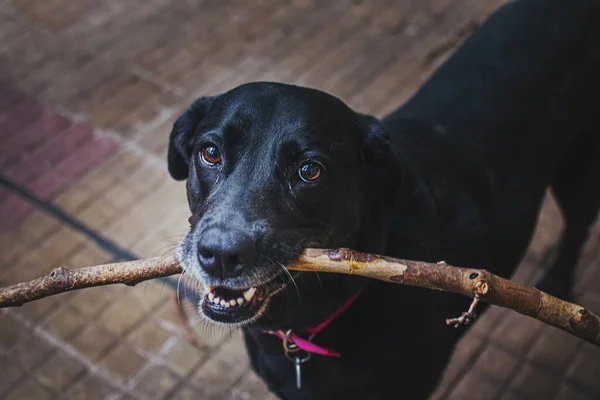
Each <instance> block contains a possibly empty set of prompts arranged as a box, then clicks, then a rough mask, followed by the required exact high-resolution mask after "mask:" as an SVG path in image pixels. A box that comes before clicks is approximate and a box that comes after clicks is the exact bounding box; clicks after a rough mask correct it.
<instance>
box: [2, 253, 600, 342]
mask: <svg viewBox="0 0 600 400" xmlns="http://www.w3.org/2000/svg"><path fill="white" fill-rule="evenodd" d="M288 269H290V270H296V271H318V272H332V273H341V274H355V275H360V276H364V277H367V278H372V279H378V280H382V281H387V282H392V283H399V284H404V285H410V286H418V287H423V288H427V289H433V290H442V291H446V292H452V293H458V294H462V295H465V296H468V297H471V298H473V299H474V301H473V304H472V305H471V307H470V309H469V311H467V312H465V313H463V315H462V316H461V317H458V318H454V319H450V320H447V321H446V322H447V323H448V324H449V325H453V326H458V325H464V324H466V323H468V322H469V321H470V320H472V319H473V318H474V311H475V307H476V305H477V302H479V300H481V301H485V302H487V303H489V304H493V305H497V306H500V307H506V308H510V309H511V310H514V311H516V312H519V313H521V314H524V315H527V316H530V317H533V318H536V319H538V320H540V321H542V322H544V323H546V324H549V325H552V326H555V327H557V328H560V329H562V330H564V331H567V332H569V333H572V334H573V335H575V336H578V337H580V338H582V339H584V340H586V341H588V342H590V343H593V344H595V345H597V346H600V317H598V315H596V314H594V313H592V312H591V311H589V310H587V309H585V308H583V307H581V306H579V305H577V304H573V303H569V302H566V301H563V300H560V299H558V298H556V297H553V296H550V295H549V294H546V293H544V292H541V291H540V290H538V289H535V288H529V287H526V286H523V285H520V284H517V283H514V282H512V281H509V280H507V279H504V278H501V277H499V276H497V275H493V274H491V273H490V272H488V271H485V270H480V269H468V268H458V267H453V266H451V265H448V264H446V263H444V262H440V263H437V264H433V263H425V262H419V261H408V260H401V259H395V258H391V257H384V256H377V255H373V254H365V253H360V252H356V251H353V250H349V249H338V250H323V249H306V250H305V251H304V253H303V254H302V256H300V257H299V258H298V260H297V261H295V262H294V263H292V264H290V265H289V266H288ZM181 272H182V269H181V267H180V266H179V264H178V263H177V261H176V260H175V258H174V257H157V258H149V259H145V260H137V261H129V262H123V263H114V264H106V265H98V266H94V267H85V268H80V269H74V270H68V269H65V268H57V269H55V270H53V271H52V272H51V273H50V274H49V275H47V276H45V277H41V278H38V279H35V280H33V281H29V282H24V283H19V284H17V285H14V286H10V287H7V288H0V308H2V307H15V306H20V305H22V304H24V303H27V302H29V301H33V300H37V299H41V298H43V297H47V296H51V295H54V294H58V293H63V292H66V291H70V290H76V289H82V288H85V287H91V286H101V285H108V284H113V283H124V284H126V285H135V284H136V283H138V282H141V281H144V280H147V279H153V278H159V277H164V276H168V275H173V274H177V273H181Z"/></svg>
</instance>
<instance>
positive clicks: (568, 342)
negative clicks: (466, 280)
mask: <svg viewBox="0 0 600 400" xmlns="http://www.w3.org/2000/svg"><path fill="white" fill-rule="evenodd" d="M502 3H503V1H497V0H495V1H492V0H460V1H459V0H396V1H389V0H372V1H362V0H338V1H327V2H326V1H317V0H256V1H252V2H250V1H219V0H180V1H176V2H175V1H167V0H143V1H142V0H127V1H122V0H100V1H99V0H77V1H71V0H46V1H36V0H0V171H1V175H0V285H9V284H13V283H17V282H19V281H23V280H26V279H31V278H34V277H37V276H39V275H42V274H45V273H48V272H49V271H50V270H51V269H52V268H54V267H57V266H70V267H78V266H86V265H92V264H97V263H104V262H109V261H113V260H125V259H131V258H138V257H147V256H154V255H163V254H165V253H167V252H169V251H170V250H172V249H173V248H174V247H175V246H176V244H177V242H178V240H179V238H181V236H182V234H183V232H184V231H185V229H186V227H187V217H188V212H187V204H186V199H185V187H184V184H183V183H176V182H173V181H171V180H170V179H169V177H168V174H167V170H166V162H165V154H166V147H167V138H168V133H169V131H170V126H171V124H172V123H173V120H174V119H175V118H176V116H177V115H178V113H180V112H182V111H183V110H184V109H185V108H186V107H187V105H188V104H189V103H190V102H191V101H192V100H193V99H195V98H196V97H198V96H200V95H210V94H216V93H220V92H223V91H226V90H228V89H230V88H232V87H234V86H236V85H239V84H242V83H244V82H248V81H256V80H273V81H282V82H288V83H294V84H299V85H307V86H312V87H316V88H319V89H322V90H325V91H328V92H331V93H333V94H334V95H337V96H339V97H340V98H342V99H343V100H344V101H346V102H347V103H348V104H349V105H351V106H352V107H354V108H355V109H356V110H358V111H361V112H366V113H372V114H375V115H383V114H385V113H386V112H388V111H390V110H392V109H394V108H395V107H397V106H399V105H400V104H402V102H403V101H405V100H406V99H407V98H408V97H409V96H410V95H411V94H412V93H413V92H414V91H415V90H416V89H417V88H418V87H419V85H420V84H421V83H422V82H423V81H424V80H425V79H427V77H428V76H429V75H430V74H431V72H432V71H433V70H434V69H435V68H436V66H438V65H439V64H440V63H441V62H443V60H444V59H445V58H446V57H447V56H448V55H449V54H451V53H452V50H453V48H455V46H456V45H458V44H459V43H460V41H461V40H462V39H463V38H464V37H466V36H467V35H469V34H470V33H471V32H472V31H473V30H474V29H476V27H477V24H478V23H479V22H480V21H482V19H483V18H484V17H485V16H486V15H487V14H489V13H490V12H492V11H493V10H494V9H496V8H497V7H498V6H500V5H501V4H502ZM561 227H562V220H561V217H560V215H559V212H558V211H557V209H556V207H555V206H554V203H553V201H552V199H551V198H550V197H548V199H547V202H546V205H545V207H544V210H543V212H542V213H541V216H540V222H539V225H538V229H537V232H536V236H535V239H534V241H533V242H532V245H531V248H530V251H529V253H528V255H527V257H526V258H525V260H524V262H523V265H522V266H521V268H520V269H519V271H518V272H517V274H516V276H515V277H514V278H515V279H516V280H518V281H520V282H525V283H533V282H535V281H536V280H537V278H538V277H539V276H540V275H541V274H542V268H543V266H544V265H547V263H548V260H550V259H551V258H552V254H553V253H552V246H553V244H554V243H555V242H556V240H557V238H558V235H559V234H560V229H561ZM599 236H600V225H599V224H596V228H595V230H594V232H593V236H592V239H591V240H590V241H589V244H588V246H587V247H586V251H585V254H584V255H583V258H582V260H581V263H580V266H579V269H578V278H577V283H576V284H577V287H576V294H577V301H578V302H579V303H581V304H583V305H584V306H587V307H589V308H591V309H592V310H594V311H596V312H598V311H600V265H599V263H598V261H599V260H600V247H599V244H598V243H599V242H600V241H599V240H598V238H599ZM176 284H177V279H176V278H173V279H169V280H163V281H155V282H151V283H145V284H141V285H138V286H136V287H135V288H130V287H118V286H114V287H105V288H95V289H87V290H84V291H81V292H76V293H75V292H74V293H68V294H63V295H59V296H55V297H52V298H48V299H45V300H41V301H37V302H34V303H30V304H28V305H25V306H23V307H21V308H17V309H3V310H1V311H0V398H2V399H230V398H232V399H261V400H263V399H273V397H271V396H270V395H269V394H268V391H267V390H266V388H265V387H264V385H263V384H262V383H261V381H260V380H258V378H256V376H255V375H254V374H253V373H252V372H251V371H250V370H249V367H248V361H247V359H246V355H245V354H244V351H243V346H242V343H241V340H240V335H239V333H236V332H229V331H220V330H217V329H213V328H210V327H208V326H206V325H205V324H203V323H201V322H199V321H198V318H197V316H196V315H195V313H194V312H193V308H194V306H193V304H190V302H189V301H186V300H185V297H186V296H185V295H186V293H185V290H183V289H182V290H181V291H180V292H181V293H180V295H181V296H180V297H181V298H182V300H181V301H182V304H183V307H179V306H178V303H177V301H176V300H175V296H174V293H175V290H174V288H175V287H176ZM188 295H189V293H188ZM467 305H468V300H466V299H465V306H467ZM182 310H184V311H185V312H187V315H189V317H185V316H182ZM190 310H191V311H190ZM188 326H190V327H191V329H189V328H187V327H188ZM442 329H443V327H442ZM448 329H449V328H448ZM198 340H201V341H202V344H203V345H201V344H199V343H198ZM599 350H600V349H598V348H595V347H593V346H591V345H589V344H585V343H584V342H582V341H580V340H578V339H575V338H574V337H572V336H569V335H568V334H566V333H563V332H561V331H559V330H557V329H554V328H550V327H546V326H543V325H542V324H541V323H537V322H536V321H533V320H530V319H527V318H525V317H521V316H519V315H516V314H515V313H511V312H507V311H503V310H501V309H497V308H493V309H490V311H489V312H488V313H486V315H485V316H483V317H482V318H481V319H480V320H479V321H478V323H477V324H476V325H475V327H474V328H473V329H472V330H471V331H470V332H469V334H468V335H467V336H466V337H465V338H464V339H463V340H462V341H461V343H460V345H459V346H458V348H457V350H456V352H455V355H454V358H453V362H452V364H451V366H450V367H449V368H448V370H447V372H446V375H445V377H444V379H443V381H442V383H441V385H440V386H439V387H438V389H437V391H436V393H435V395H434V398H435V399H477V400H479V399H498V400H513V399H554V400H558V399H598V398H600V382H599V381H600V379H599V378H600V351H599ZM398 362H399V363H401V362H402V360H398ZM400 387H401V385H400ZM401 397H402V396H401V393H399V395H398V398H401Z"/></svg>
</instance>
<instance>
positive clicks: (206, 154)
mask: <svg viewBox="0 0 600 400" xmlns="http://www.w3.org/2000/svg"><path fill="white" fill-rule="evenodd" d="M200 156H201V157H202V160H203V161H204V162H205V163H207V164H210V165H215V164H218V163H220V162H221V152H220V151H219V148H218V147H217V146H215V145H214V144H212V143H208V144H205V145H204V146H202V150H200Z"/></svg>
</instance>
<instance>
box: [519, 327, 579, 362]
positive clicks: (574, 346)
mask: <svg viewBox="0 0 600 400" xmlns="http://www.w3.org/2000/svg"><path fill="white" fill-rule="evenodd" d="M581 345H583V341H582V340H581V339H579V338H577V337H575V336H573V335H571V334H570V333H567V332H563V331H561V330H560V329H557V328H553V327H544V330H543V331H542V334H541V336H540V338H539V340H538V341H537V342H536V343H535V344H534V346H533V348H532V349H531V351H530V352H529V354H528V360H529V361H531V362H533V363H535V364H536V365H539V366H540V367H542V368H543V369H544V370H548V371H550V372H553V373H559V372H561V371H563V370H564V369H565V366H566V364H567V363H568V362H569V361H570V360H571V359H572V358H573V356H574V354H575V352H577V350H578V349H579V348H580V347H581Z"/></svg>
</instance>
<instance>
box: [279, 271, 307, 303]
mask: <svg viewBox="0 0 600 400" xmlns="http://www.w3.org/2000/svg"><path fill="white" fill-rule="evenodd" d="M277 265H279V266H280V267H281V269H282V270H283V272H285V274H286V275H287V276H288V278H290V281H291V282H292V284H293V285H294V289H296V294H297V295H298V306H301V305H302V299H301V298H300V290H299V289H298V285H297V284H296V280H295V279H294V277H293V276H292V274H291V273H290V271H288V269H287V268H286V267H285V265H283V264H282V263H280V262H277Z"/></svg>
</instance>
